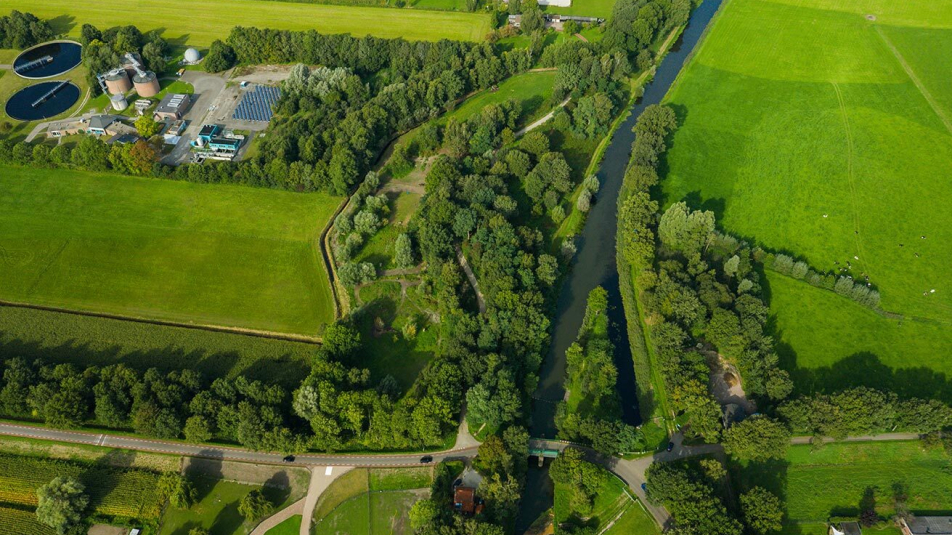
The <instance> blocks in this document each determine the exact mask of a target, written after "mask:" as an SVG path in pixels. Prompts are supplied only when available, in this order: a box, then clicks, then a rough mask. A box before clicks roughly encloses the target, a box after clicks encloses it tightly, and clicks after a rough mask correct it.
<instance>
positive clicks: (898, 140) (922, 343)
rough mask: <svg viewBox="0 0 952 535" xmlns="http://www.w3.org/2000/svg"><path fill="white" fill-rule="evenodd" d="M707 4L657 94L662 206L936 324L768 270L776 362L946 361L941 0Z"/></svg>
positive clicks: (948, 284)
mask: <svg viewBox="0 0 952 535" xmlns="http://www.w3.org/2000/svg"><path fill="white" fill-rule="evenodd" d="M721 9H722V12H721V14H720V15H719V16H718V19H717V20H715V22H714V25H713V27H712V28H711V30H710V34H709V35H708V37H707V39H706V40H705V42H704V43H703V44H702V45H701V47H700V49H699V50H698V51H697V52H696V54H695V56H694V58H693V60H692V61H691V63H690V64H689V66H688V67H687V68H686V70H685V71H683V72H682V74H681V78H680V81H679V82H678V84H677V85H676V86H675V87H674V88H673V89H672V91H671V93H670V94H669V97H668V100H669V101H670V103H671V104H672V105H674V106H675V107H676V110H677V112H678V114H679V116H680V119H681V123H682V126H681V127H680V128H679V130H678V132H677V133H676V134H675V136H674V142H673V147H672V149H671V151H670V152H669V154H668V157H667V163H668V166H669V171H668V173H667V178H666V179H665V181H664V183H663V187H664V194H665V201H666V203H672V202H675V201H677V200H680V199H687V200H688V202H689V204H692V205H694V206H696V207H698V206H700V207H704V208H707V209H711V210H713V211H714V212H715V214H716V215H717V218H718V222H719V223H720V224H721V225H722V226H723V227H724V228H725V229H726V230H727V231H730V232H732V233H734V234H736V235H738V236H742V237H744V238H748V239H752V240H753V241H755V242H756V243H758V244H760V245H762V246H764V247H766V248H769V249H772V250H776V251H784V252H789V253H792V254H794V255H796V256H799V257H802V258H804V259H805V260H807V261H808V262H809V263H810V264H811V265H812V266H813V267H815V268H817V269H820V270H830V271H833V270H838V269H839V268H841V267H843V266H845V265H846V262H847V261H849V262H851V263H852V268H853V269H852V273H853V275H854V276H856V277H861V276H862V275H864V274H865V275H869V277H870V280H871V281H872V282H873V284H875V285H876V286H877V287H878V288H879V290H880V291H881V293H882V307H883V308H884V309H886V310H888V311H891V312H896V313H899V314H903V315H906V316H909V317H919V318H924V319H925V320H927V321H931V322H934V323H937V325H936V326H932V325H918V324H913V322H911V321H909V320H906V321H905V322H904V323H903V324H902V325H901V326H899V325H898V323H897V322H885V321H880V320H878V319H877V318H875V317H873V316H871V315H870V314H869V313H868V312H866V311H862V310H858V309H857V308H856V307H852V306H849V305H848V304H845V303H841V302H839V301H837V300H838V298H837V297H835V296H833V295H832V294H828V293H823V292H818V291H811V290H810V289H809V288H806V287H805V286H803V285H801V286H800V287H794V286H792V285H791V284H787V283H784V282H778V283H776V284H774V286H776V288H774V289H773V291H772V294H773V295H772V297H773V299H774V302H773V303H772V310H773V313H774V314H775V315H776V316H777V321H776V329H777V332H778V338H780V339H782V340H783V341H785V342H786V343H787V344H788V345H787V347H785V348H783V349H784V350H785V351H787V352H788V358H787V359H786V360H787V362H788V363H789V364H790V365H792V366H796V367H801V366H803V367H810V368H813V369H817V368H820V367H823V366H833V367H836V366H842V367H844V368H845V367H847V366H846V364H847V363H848V362H849V361H850V359H853V358H856V356H857V355H860V357H861V358H863V359H866V360H873V361H882V362H883V363H884V364H885V365H886V366H888V367H889V368H893V369H895V373H897V374H904V373H909V374H917V373H920V371H921V372H923V373H928V370H933V371H936V372H941V373H948V372H949V371H952V368H950V367H949V366H948V365H947V364H945V361H946V359H942V358H937V355H941V354H944V351H943V349H947V348H949V347H950V345H952V328H950V327H952V321H950V318H952V270H950V269H948V265H949V263H950V261H952V246H950V243H952V212H950V211H949V210H948V209H947V205H948V202H949V200H950V199H952V182H950V181H949V180H948V179H947V170H948V162H949V161H950V160H952V122H950V121H949V119H950V118H952V83H950V82H952V72H950V71H949V69H948V68H947V67H946V66H945V63H944V60H943V59H942V58H944V57H946V55H947V54H948V53H949V51H952V30H950V29H949V28H952V15H950V13H952V2H950V1H949V0H941V1H938V2H927V1H925V0H914V1H910V2H890V1H888V0H862V1H856V2H844V1H842V0H807V1H804V2H799V1H798V2H793V1H792V0H790V1H784V2H771V1H767V0H731V1H730V2H729V3H727V4H725V5H724V6H723V7H722V8H721ZM866 14H871V15H874V16H875V19H876V20H875V21H871V20H868V19H867V18H866V17H865V15H866ZM900 58H901V59H900ZM922 236H925V239H923V238H922ZM900 244H901V245H900ZM771 282H772V283H773V282H774V281H773V279H772V280H771ZM932 289H935V293H931V290H932ZM923 292H926V294H925V295H923ZM791 306H792V307H793V308H794V309H795V311H789V310H784V307H791ZM913 333H914V334H915V339H913V338H912V335H913ZM791 371H794V373H795V374H796V373H797V372H796V370H795V369H792V370H791ZM861 374H862V372H856V375H861Z"/></svg>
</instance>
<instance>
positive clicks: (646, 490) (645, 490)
mask: <svg viewBox="0 0 952 535" xmlns="http://www.w3.org/2000/svg"><path fill="white" fill-rule="evenodd" d="M641 491H642V492H648V484H647V483H642V484H641Z"/></svg>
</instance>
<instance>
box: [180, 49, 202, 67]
mask: <svg viewBox="0 0 952 535" xmlns="http://www.w3.org/2000/svg"><path fill="white" fill-rule="evenodd" d="M199 61H202V55H201V54H199V52H198V50H195V49H194V48H189V49H188V50H186V51H185V61H184V63H185V64H186V65H195V64H196V63H198V62H199Z"/></svg>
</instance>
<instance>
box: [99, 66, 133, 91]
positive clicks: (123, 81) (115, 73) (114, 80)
mask: <svg viewBox="0 0 952 535" xmlns="http://www.w3.org/2000/svg"><path fill="white" fill-rule="evenodd" d="M103 78H105V80H106V90H108V91H109V94H111V95H121V94H123V93H126V92H127V91H129V90H130V89H132V81H131V80H129V75H128V74H127V73H126V71H125V70H124V69H115V70H112V71H109V72H108V73H107V74H106V76H104V77H103Z"/></svg>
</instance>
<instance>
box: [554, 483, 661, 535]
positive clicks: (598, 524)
mask: <svg viewBox="0 0 952 535" xmlns="http://www.w3.org/2000/svg"><path fill="white" fill-rule="evenodd" d="M606 476H607V477H606V478H605V480H604V482H603V483H602V486H601V488H600V489H599V491H598V494H597V496H596V498H595V505H594V507H593V508H592V511H591V513H590V514H588V516H587V517H586V518H585V519H582V520H584V521H586V526H588V527H592V528H594V529H595V531H596V533H601V534H602V535H657V534H660V533H661V530H660V529H659V528H658V525H657V524H656V523H655V521H654V519H653V518H651V516H650V515H649V514H648V512H647V511H646V510H645V508H644V506H643V505H641V504H640V503H638V501H637V500H636V499H634V498H632V497H631V495H630V494H629V493H628V488H627V487H626V486H625V483H624V482H622V481H621V480H620V479H618V478H617V477H615V476H613V475H610V474H606ZM571 495H572V492H571V490H570V489H568V488H566V487H565V486H564V485H558V484H557V485H556V486H555V504H554V505H553V513H554V515H555V524H556V525H559V524H560V523H562V522H565V521H566V520H568V519H569V518H571V517H572V516H573V515H574V514H575V513H574V512H573V510H572V505H571V503H570V498H571ZM609 525H610V526H609Z"/></svg>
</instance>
